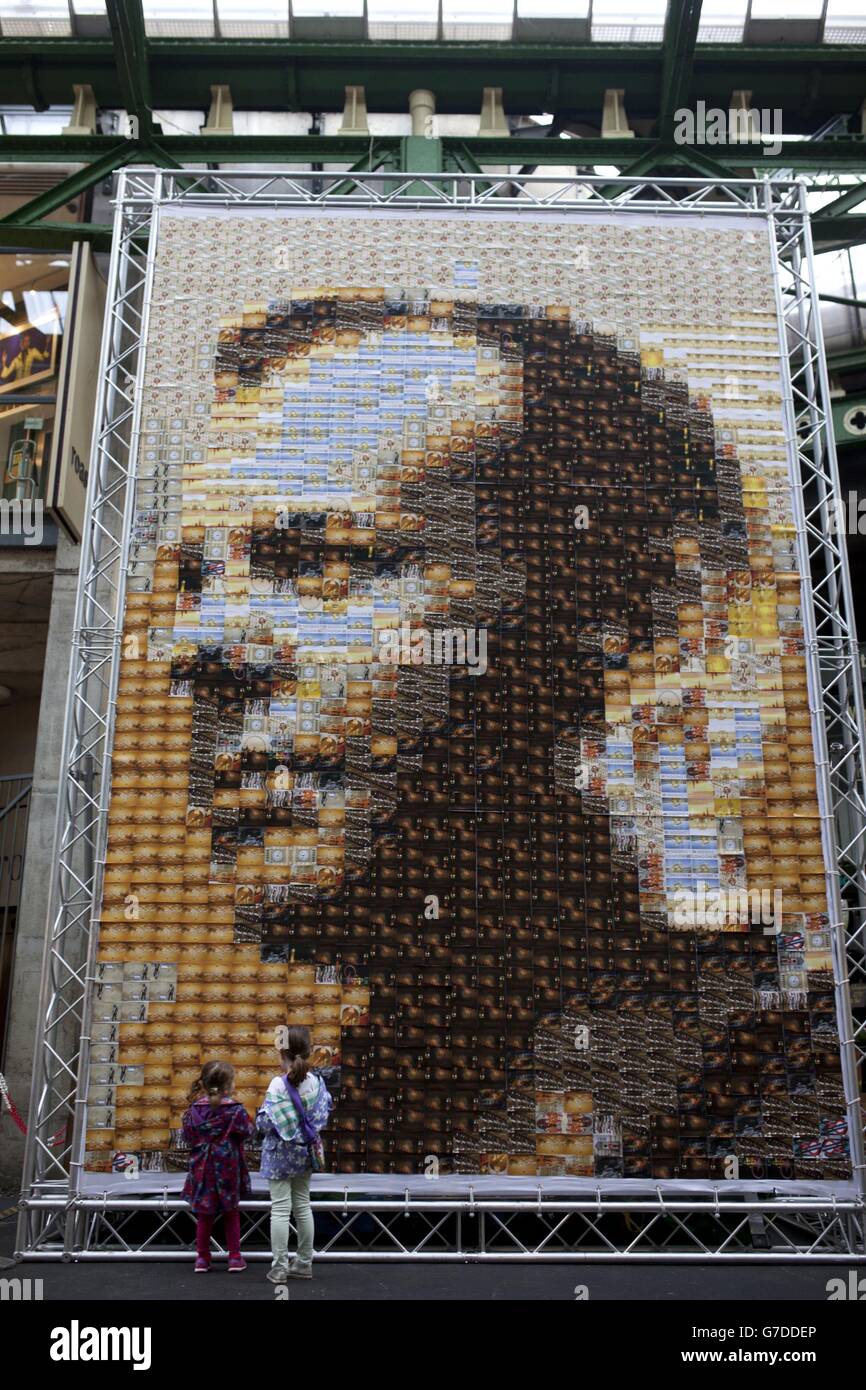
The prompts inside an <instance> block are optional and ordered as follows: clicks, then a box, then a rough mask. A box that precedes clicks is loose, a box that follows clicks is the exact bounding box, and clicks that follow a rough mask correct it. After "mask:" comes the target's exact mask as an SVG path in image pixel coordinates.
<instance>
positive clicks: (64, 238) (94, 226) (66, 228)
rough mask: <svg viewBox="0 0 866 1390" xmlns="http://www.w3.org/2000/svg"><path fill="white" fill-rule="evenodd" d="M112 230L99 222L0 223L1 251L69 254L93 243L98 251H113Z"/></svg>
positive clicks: (5, 221) (4, 221)
mask: <svg viewBox="0 0 866 1390" xmlns="http://www.w3.org/2000/svg"><path fill="white" fill-rule="evenodd" d="M111 236H112V228H111V227H110V226H102V225H101V224H100V223H97V222H35V223H34V222H9V221H7V220H6V219H4V220H3V221H2V222H0V251H31V250H32V251H68V250H69V249H70V248H71V247H72V246H73V245H74V244H75V242H76V241H89V242H90V244H91V246H92V247H93V249H94V251H110V250H111Z"/></svg>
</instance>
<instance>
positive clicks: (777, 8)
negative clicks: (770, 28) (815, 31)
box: [751, 0, 824, 19]
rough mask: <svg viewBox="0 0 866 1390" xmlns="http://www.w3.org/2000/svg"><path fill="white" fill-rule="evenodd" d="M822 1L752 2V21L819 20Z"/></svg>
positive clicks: (781, 0)
mask: <svg viewBox="0 0 866 1390" xmlns="http://www.w3.org/2000/svg"><path fill="white" fill-rule="evenodd" d="M823 9H824V0H752V9H751V18H752V19H820V18H821V13H822V11H823Z"/></svg>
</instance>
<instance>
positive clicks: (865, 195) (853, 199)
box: [821, 183, 866, 217]
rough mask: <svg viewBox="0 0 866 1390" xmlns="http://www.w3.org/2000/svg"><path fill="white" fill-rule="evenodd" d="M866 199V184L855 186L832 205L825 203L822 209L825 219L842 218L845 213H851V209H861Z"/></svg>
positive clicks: (834, 200) (835, 199)
mask: <svg viewBox="0 0 866 1390" xmlns="http://www.w3.org/2000/svg"><path fill="white" fill-rule="evenodd" d="M864 199H866V183H858V184H855V185H854V187H853V188H849V189H848V190H847V192H846V193H842V194H840V196H839V197H838V198H834V199H833V201H832V203H825V204H824V206H823V207H822V209H821V213H822V215H823V216H824V217H840V216H841V215H842V214H843V213H846V212H850V210H851V208H856V207H859V206H860V204H861V203H862V202H863V201H864Z"/></svg>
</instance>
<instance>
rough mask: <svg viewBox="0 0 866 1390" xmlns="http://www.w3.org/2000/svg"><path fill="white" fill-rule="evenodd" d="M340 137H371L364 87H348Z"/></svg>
mask: <svg viewBox="0 0 866 1390" xmlns="http://www.w3.org/2000/svg"><path fill="white" fill-rule="evenodd" d="M338 134H340V135H369V134H370V127H369V125H368V124H367V96H366V93H365V91H364V88H363V87H347V88H346V99H345V103H344V105H343V120H342V122H341V124H340V129H339V132H338Z"/></svg>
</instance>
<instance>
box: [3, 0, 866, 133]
mask: <svg viewBox="0 0 866 1390" xmlns="http://www.w3.org/2000/svg"><path fill="white" fill-rule="evenodd" d="M138 3H139V0H136V3H135V4H134V5H133V4H131V3H130V0H110V9H111V10H112V11H113V12H115V13H116V16H117V18H118V19H121V18H123V17H127V18H125V19H124V23H123V25H122V26H121V28H120V29H119V31H118V32H119V33H120V35H121V43H120V45H119V55H118V58H117V59H116V58H115V51H114V48H113V45H112V43H111V42H110V41H108V40H105V39H91V40H82V39H39V41H38V44H37V45H34V41H33V40H32V39H3V40H2V41H0V91H2V92H3V99H4V101H5V102H8V103H23V104H25V105H30V104H31V103H32V101H33V98H34V92H35V93H36V94H37V95H38V97H39V99H40V102H41V103H48V104H54V105H60V104H65V103H68V102H69V100H70V98H71V91H72V85H73V83H81V82H89V83H90V85H91V86H92V87H93V89H94V91H95V93H96V97H97V101H98V102H99V103H100V105H101V106H103V107H112V106H113V107H120V106H127V105H128V104H129V103H132V106H131V109H132V110H133V112H136V111H138V112H142V111H146V109H147V108H148V107H149V106H152V107H156V108H178V109H192V110H203V111H206V110H207V109H208V106H209V103H210V86H211V83H213V82H225V83H228V84H229V85H230V86H231V89H232V99H233V101H234V105H235V109H236V110H243V109H247V110H273V111H280V110H301V111H341V110H342V109H343V102H344V90H345V87H346V86H347V85H350V84H353V83H357V82H359V81H362V82H363V83H364V86H365V87H366V94H367V106H368V109H369V110H371V111H383V112H386V111H387V112H393V111H401V112H402V111H406V110H407V106H408V95H409V92H410V91H412V89H413V88H415V87H425V88H430V89H431V90H432V91H434V92H435V94H436V98H437V108H438V110H439V111H440V112H442V113H443V114H446V113H454V112H466V111H476V110H477V111H480V108H481V94H482V90H483V88H484V87H486V86H497V87H502V88H503V96H504V102H505V109H506V111H507V112H509V113H515V114H517V113H525V112H540V111H549V110H551V109H554V108H552V107H551V106H550V104H549V103H550V99H551V91H552V87H553V85H554V84H555V88H556V105H555V110H556V112H557V113H563V114H565V115H567V116H569V117H570V118H577V119H582V120H588V121H590V122H593V123H595V124H596V125H597V124H598V123H599V122H600V119H601V109H602V102H603V98H604V92H605V89H606V88H608V87H622V88H624V90H625V100H626V106H627V109H628V113H629V118H630V119H631V120H632V121H633V122H634V121H636V120H646V121H651V122H656V121H657V119H658V117H659V114H660V99H661V98H662V94H663V93H664V92H665V91H666V90H668V86H669V83H668V81H667V80H666V67H665V65H666V63H667V73H668V75H669V77H670V82H671V83H672V84H673V87H672V94H673V95H674V96H676V98H677V99H678V100H679V102H680V104H682V105H694V103H695V102H696V101H697V100H698V99H702V100H704V101H706V102H707V103H708V105H709V106H716V107H718V106H722V107H725V108H726V107H727V103H728V100H729V98H730V94H731V92H732V91H733V90H734V89H735V88H744V87H745V88H749V89H751V91H752V92H753V93H754V101H755V104H756V105H757V106H760V107H768V108H771V109H775V108H781V109H782V110H783V112H784V123H783V124H784V129H785V130H786V131H788V132H789V133H791V134H795V133H803V134H805V133H809V132H811V131H812V130H814V129H816V128H817V127H818V126H819V125H820V124H821V123H822V121H824V120H826V119H829V118H830V117H831V116H834V115H838V114H840V113H846V112H847V113H849V114H850V113H853V112H854V111H856V110H857V109H858V108H859V106H860V103H861V101H862V100H863V77H864V72H863V69H864V50H863V48H862V46H859V45H856V44H851V45H847V44H828V45H820V46H815V45H812V46H802V47H799V46H794V45H790V44H786V45H779V46H778V47H753V46H751V45H748V44H700V45H698V46H697V47H696V48H695V52H694V59H693V66H692V73H691V80H690V81H686V79H685V67H683V68H682V69H681V70H680V74H679V76H678V69H677V66H676V63H674V67H673V69H672V68H671V63H672V57H671V54H672V52H673V50H672V49H671V48H670V47H668V48H667V49H666V48H665V46H664V45H663V44H661V43H659V44H608V43H591V44H582V45H570V44H538V43H521V42H509V43H451V42H442V43H417V42H416V43H402V42H392V43H381V42H362V41H358V42H355V43H318V42H298V41H287V40H281V39H273V40H270V41H254V40H247V41H241V40H236V41H229V40H213V41H202V40H195V39H162V38H149V39H147V41H146V55H147V59H148V61H147V63H146V64H145V63H144V62H143V59H142V40H141V35H140V32H139V30H138V27H137V24H136V23H135V22H134V18H133V16H134V13H135V11H136V10H137V8H138ZM679 3H680V4H681V5H682V8H683V15H684V18H683V22H682V23H681V25H680V26H679V28H678V30H677V35H676V38H677V44H678V47H677V50H676V52H677V54H678V55H682V56H684V55H686V54H687V52H688V39H689V35H690V33H691V28H692V26H693V24H694V22H695V21H694V14H693V13H692V11H691V9H690V8H689V3H690V4H691V5H694V3H695V0H689V3H687V0H679ZM670 35H671V43H673V42H674V31H673V30H671V31H670ZM666 54H667V56H666ZM678 61H679V58H677V62H678ZM148 73H149V90H148V85H147V80H148Z"/></svg>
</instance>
